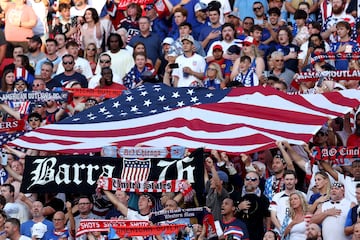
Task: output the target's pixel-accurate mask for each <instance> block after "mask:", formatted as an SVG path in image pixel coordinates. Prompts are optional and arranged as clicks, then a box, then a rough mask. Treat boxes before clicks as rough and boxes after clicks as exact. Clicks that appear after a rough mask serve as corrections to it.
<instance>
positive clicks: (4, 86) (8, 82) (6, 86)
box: [1, 69, 15, 92]
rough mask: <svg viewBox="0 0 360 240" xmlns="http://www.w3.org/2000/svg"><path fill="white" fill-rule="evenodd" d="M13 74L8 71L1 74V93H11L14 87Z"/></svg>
mask: <svg viewBox="0 0 360 240" xmlns="http://www.w3.org/2000/svg"><path fill="white" fill-rule="evenodd" d="M14 83H15V74H14V72H13V71H11V70H10V69H8V70H6V71H5V72H4V73H3V76H2V78H1V91H2V92H12V91H14V87H15V84H14Z"/></svg>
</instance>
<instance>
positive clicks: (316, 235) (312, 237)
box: [306, 223, 322, 240]
mask: <svg viewBox="0 0 360 240" xmlns="http://www.w3.org/2000/svg"><path fill="white" fill-rule="evenodd" d="M307 231H308V234H307V236H306V240H321V239H322V237H321V229H320V227H319V225H317V224H316V223H311V224H310V225H309V227H308V230H307Z"/></svg>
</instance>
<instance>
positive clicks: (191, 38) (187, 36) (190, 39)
mask: <svg viewBox="0 0 360 240" xmlns="http://www.w3.org/2000/svg"><path fill="white" fill-rule="evenodd" d="M184 40H188V41H189V42H191V43H194V41H195V40H194V38H193V36H191V35H185V36H183V37H182V38H181V42H182V41H184Z"/></svg>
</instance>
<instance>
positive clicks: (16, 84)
mask: <svg viewBox="0 0 360 240" xmlns="http://www.w3.org/2000/svg"><path fill="white" fill-rule="evenodd" d="M20 85H21V86H25V83H15V86H20Z"/></svg>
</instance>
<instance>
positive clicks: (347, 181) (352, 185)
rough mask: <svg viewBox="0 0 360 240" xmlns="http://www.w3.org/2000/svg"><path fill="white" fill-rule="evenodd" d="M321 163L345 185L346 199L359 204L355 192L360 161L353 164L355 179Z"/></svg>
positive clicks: (352, 170)
mask: <svg viewBox="0 0 360 240" xmlns="http://www.w3.org/2000/svg"><path fill="white" fill-rule="evenodd" d="M358 115H359V114H358ZM357 124H359V120H358V121H357ZM357 129H358V128H357ZM349 138H350V137H349ZM354 146H355V145H354ZM357 146H359V145H357ZM319 163H320V165H321V166H322V167H323V168H324V170H325V171H326V172H328V173H329V174H330V175H331V176H332V177H333V178H334V179H335V181H338V182H339V183H341V184H344V185H345V186H346V189H345V198H346V199H348V200H350V201H351V202H357V200H356V196H355V192H356V185H357V184H358V183H360V160H355V161H353V162H352V164H351V169H350V172H351V174H352V176H353V177H350V176H346V175H344V174H342V173H339V172H337V171H336V170H334V169H333V168H332V166H331V165H330V164H329V163H327V162H325V161H319Z"/></svg>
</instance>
